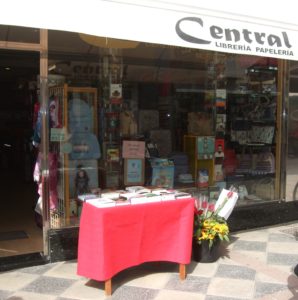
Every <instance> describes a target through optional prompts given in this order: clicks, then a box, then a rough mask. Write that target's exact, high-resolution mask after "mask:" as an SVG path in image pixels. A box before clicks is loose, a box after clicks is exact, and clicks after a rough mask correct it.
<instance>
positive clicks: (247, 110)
mask: <svg viewBox="0 0 298 300" xmlns="http://www.w3.org/2000/svg"><path fill="white" fill-rule="evenodd" d="M65 34H66V33H65ZM79 42H80V43H83V45H84V46H86V45H85V44H84V43H85V42H83V41H82V40H80V41H79ZM52 47H54V46H53V45H52ZM73 49H77V48H75V47H74V48H73ZM116 50H117V51H116ZM74 51H75V50H74ZM89 51H90V52H89V54H88V55H87V54H86V55H87V56H86V61H82V58H78V57H75V56H72V57H71V61H70V62H69V65H70V67H69V68H65V69H63V68H61V69H60V70H59V72H60V73H61V75H64V76H65V78H66V82H67V83H68V84H66V85H65V87H66V89H65V88H64V90H61V93H62V94H63V95H65V96H64V97H65V100H64V102H63V105H62V106H61V107H59V110H61V114H62V116H63V121H62V123H61V124H62V126H61V134H60V135H61V138H62V136H63V135H65V138H62V140H63V142H61V141H60V142H57V141H58V140H59V133H57V132H54V131H52V132H51V137H52V138H51V144H53V145H54V144H55V143H56V144H57V145H58V146H59V148H57V147H56V150H57V149H58V150H57V151H58V153H59V162H58V164H59V172H60V173H59V183H58V186H59V189H58V191H59V201H60V200H61V199H62V200H63V201H62V202H61V201H60V202H61V203H62V207H64V211H61V210H60V212H59V214H60V215H59V216H60V217H61V218H65V220H66V223H65V224H66V225H67V224H72V220H74V221H73V222H74V223H76V222H77V219H75V218H79V216H80V212H79V207H80V205H79V204H78V203H79V202H78V201H77V198H78V197H79V196H81V194H82V193H83V194H84V193H86V194H90V193H91V194H92V193H93V191H95V190H96V192H95V193H97V192H98V189H100V190H101V191H106V190H108V191H111V190H119V189H120V190H121V189H125V188H126V187H129V186H136V185H144V186H147V187H148V188H154V187H158V188H163V187H164V188H175V189H179V190H183V191H191V193H192V194H204V195H206V196H207V197H208V198H209V199H210V201H213V200H214V199H215V198H216V195H218V193H219V192H220V191H221V189H222V188H227V189H228V188H229V187H230V186H235V187H237V188H238V189H239V201H238V203H237V205H249V204H254V203H259V202H260V201H269V200H275V199H276V198H277V195H278V193H279V184H277V183H278V181H279V177H278V176H277V167H278V166H279V161H280V158H279V154H278V152H277V150H276V149H277V148H276V147H277V145H279V144H280V140H279V139H280V138H279V137H278V136H277V134H276V133H277V118H276V112H277V109H278V107H279V105H281V104H280V103H279V102H278V100H277V96H278V91H277V79H278V68H277V62H276V61H275V60H272V59H270V60H269V59H268V60H267V59H265V58H260V57H253V56H249V57H246V56H241V55H234V54H223V53H215V52H208V51H202V50H197V49H184V48H179V47H165V46H162V45H151V44H146V43H139V44H138V45H137V46H136V47H135V48H130V49H109V51H107V49H103V48H100V47H95V46H91V47H90V49H89ZM53 53H54V52H53ZM49 58H50V61H51V63H55V64H56V65H59V61H57V60H59V55H53V58H51V51H50V54H49ZM87 58H88V60H87ZM61 59H62V56H61ZM91 65H92V66H93V67H92V68H91V67H90V66H91ZM78 66H80V68H79V67H78ZM75 70H76V71H77V70H81V71H82V70H84V72H83V71H82V72H81V71H80V73H76V72H74V71H75ZM91 70H93V71H94V70H96V74H95V73H94V72H93V71H92V72H91ZM56 71H57V70H56ZM89 71H90V74H89V73H88V72H89ZM73 86H74V87H73ZM53 116H54V121H55V120H56V121H55V122H58V123H59V120H60V119H61V115H59V113H58V115H57V114H55V115H53ZM63 127H65V128H63ZM62 129H63V130H64V131H63V134H62ZM54 137H55V138H54ZM127 142H130V143H132V144H133V143H142V144H143V146H144V147H143V148H142V149H143V150H142V153H143V154H142V156H141V157H140V156H138V155H136V156H127V152H126V150H125V149H124V148H125V147H126V146H125V145H126V144H127ZM124 150H125V151H124ZM61 170H62V171H61ZM62 191H65V192H62ZM61 195H62V196H61ZM61 203H59V209H60V206H61V205H60V204H61ZM67 222H68V223H67ZM62 223H63V222H62Z"/></svg>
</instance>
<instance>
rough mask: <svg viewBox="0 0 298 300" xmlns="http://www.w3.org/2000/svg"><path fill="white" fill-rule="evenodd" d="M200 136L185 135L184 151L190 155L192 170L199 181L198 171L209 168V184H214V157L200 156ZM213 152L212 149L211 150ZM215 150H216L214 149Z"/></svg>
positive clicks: (195, 178) (196, 180)
mask: <svg viewBox="0 0 298 300" xmlns="http://www.w3.org/2000/svg"><path fill="white" fill-rule="evenodd" d="M199 138H200V137H199V136H195V135H185V136H184V143H183V146H184V152H185V153H186V154H187V155H188V159H189V167H190V172H191V174H192V176H193V178H194V180H195V182H196V183H198V179H199V178H198V172H199V170H200V169H207V170H208V186H212V185H213V182H214V158H213V155H210V156H209V158H206V159H203V157H200V156H199V149H198V139H199ZM211 152H212V151H211ZM213 152H214V150H213Z"/></svg>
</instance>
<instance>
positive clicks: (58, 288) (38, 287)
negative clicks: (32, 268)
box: [22, 276, 75, 296]
mask: <svg viewBox="0 0 298 300" xmlns="http://www.w3.org/2000/svg"><path fill="white" fill-rule="evenodd" d="M74 283H75V280H71V279H65V278H54V277H49V276H41V277H39V278H37V279H36V280H35V281H33V282H31V283H30V284H28V285H27V286H25V287H24V288H23V289H22V290H23V291H27V292H35V293H40V294H48V295H57V296H58V295H60V294H61V293H63V292H64V291H65V290H66V289H67V288H68V287H70V286H71V285H72V284H74Z"/></svg>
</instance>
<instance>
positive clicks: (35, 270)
mask: <svg viewBox="0 0 298 300" xmlns="http://www.w3.org/2000/svg"><path fill="white" fill-rule="evenodd" d="M56 265H58V263H53V264H45V265H40V266H33V267H28V268H22V269H18V272H22V273H28V274H38V275H43V274H44V273H46V272H48V271H49V270H51V269H52V268H54V267H55V266H56Z"/></svg>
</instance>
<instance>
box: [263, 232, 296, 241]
mask: <svg viewBox="0 0 298 300" xmlns="http://www.w3.org/2000/svg"><path fill="white" fill-rule="evenodd" d="M268 241H269V242H278V243H281V242H296V239H295V237H294V236H293V235H289V234H284V233H276V232H273V233H270V234H269V237H268Z"/></svg>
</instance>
